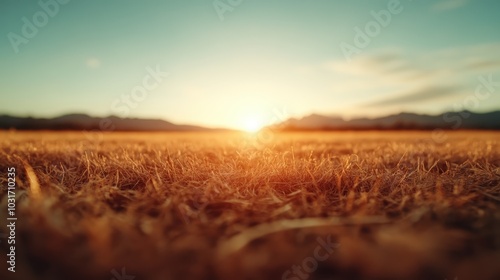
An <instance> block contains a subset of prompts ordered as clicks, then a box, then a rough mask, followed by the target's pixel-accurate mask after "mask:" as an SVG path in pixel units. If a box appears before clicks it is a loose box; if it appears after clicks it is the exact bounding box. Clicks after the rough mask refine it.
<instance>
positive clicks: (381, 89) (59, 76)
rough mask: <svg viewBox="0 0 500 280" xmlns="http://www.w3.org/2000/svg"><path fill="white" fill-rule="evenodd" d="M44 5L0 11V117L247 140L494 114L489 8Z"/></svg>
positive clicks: (498, 101) (497, 101)
mask: <svg viewBox="0 0 500 280" xmlns="http://www.w3.org/2000/svg"><path fill="white" fill-rule="evenodd" d="M49 2H50V3H52V6H47V7H49V8H47V7H42V5H40V4H39V3H38V2H37V1H2V2H1V3H0V15H1V16H0V34H3V35H4V39H3V40H1V41H0V61H1V64H0V65H1V66H0V94H1V96H2V102H1V103H0V114H9V115H16V116H34V117H48V118H51V117H56V116H60V115H63V114H68V113H73V112H83V113H85V114H89V115H92V116H102V117H105V116H109V115H117V116H119V117H121V118H145V119H164V120H168V121H171V122H173V123H182V124H193V125H199V126H207V127H228V128H237V129H241V128H248V129H252V128H259V127H260V126H262V125H266V124H269V123H271V122H281V121H285V120H287V119H288V118H289V117H296V118H301V117H304V116H307V115H310V114H312V113H318V114H321V115H332V114H334V115H340V116H344V117H347V118H353V117H360V116H363V117H365V116H366V117H379V116H386V115H390V114H397V113H401V112H416V113H419V114H436V115H437V114H440V113H443V112H448V111H462V110H471V111H475V112H488V111H494V110H497V109H499V108H500V95H499V94H498V92H499V91H500V87H499V81H500V75H499V74H500V52H499V51H498V50H499V49H500V33H499V32H498V26H500V17H498V10H499V9H500V2H498V1H494V0H484V1H470V0H457V1H453V0H442V1H409V0H407V1H406V0H405V1H389V0H387V1H342V2H341V3H339V2H340V1H327V0H323V1H314V2H310V1H285V0H280V1H245V0H243V1H240V3H241V4H239V5H234V6H231V5H230V4H227V3H228V2H226V1H201V0H196V1H185V0H184V1H181V0H176V1H140V2H139V1H97V0H93V1H68V3H67V4H58V3H59V2H55V1H48V0H46V1H42V3H49ZM61 2H63V1H61ZM235 2H238V1H232V3H235ZM54 3H55V4H54ZM214 3H215V6H214ZM221 3H222V4H221ZM398 3H399V4H398ZM56 8H57V9H56ZM44 14H45V15H47V14H48V16H46V18H47V21H46V22H43V20H44V19H43V15H44ZM36 15H38V16H36ZM41 15H42V16H41ZM40 21H42V22H41V23H44V24H41V23H40ZM167 73H168V74H167ZM478 88H479V90H478ZM143 89H144V91H142V90H143ZM134 93H135V97H134ZM138 96H139V97H140V98H138Z"/></svg>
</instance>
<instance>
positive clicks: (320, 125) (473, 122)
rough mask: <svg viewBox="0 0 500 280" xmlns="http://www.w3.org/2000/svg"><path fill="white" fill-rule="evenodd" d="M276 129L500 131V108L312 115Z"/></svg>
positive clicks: (286, 122)
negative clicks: (437, 112)
mask: <svg viewBox="0 0 500 280" xmlns="http://www.w3.org/2000/svg"><path fill="white" fill-rule="evenodd" d="M273 128H275V129H280V130H367V129H380V130H384V129H385V130H389V129H391V130H398V129H422V130H428V129H435V128H442V129H487V130H500V111H494V112H489V113H473V112H470V111H462V112H448V113H443V114H440V115H434V116H433V115H419V114H413V113H400V114H396V115H390V116H386V117H380V118H372V119H370V118H358V119H352V120H344V119H342V118H341V117H329V116H322V115H317V114H312V115H309V116H306V117H303V118H301V119H295V118H291V119H288V120H286V121H284V122H282V123H280V124H277V125H275V126H274V127H273Z"/></svg>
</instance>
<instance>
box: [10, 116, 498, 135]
mask: <svg viewBox="0 0 500 280" xmlns="http://www.w3.org/2000/svg"><path fill="white" fill-rule="evenodd" d="M271 128H272V129H275V130H283V131H295V130H297V131H306V130H399V129H419V130H429V129H435V128H442V129H487V130H500V111H494V112H489V113H473V112H469V111H463V112H448V113H443V114H440V115H434V116H433V115H420V114H413V113H400V114H396V115H390V116H386V117H380V118H358V119H352V120H344V119H343V118H341V117H335V116H334V117H332V116H323V115H318V114H312V115H309V116H306V117H303V118H300V119H296V118H291V119H288V120H286V121H284V122H282V123H279V124H276V125H273V126H272V127H271ZM0 129H17V130H102V131H217V130H219V131H220V130H229V129H211V128H206V127H201V126H194V125H179V124H173V123H171V122H168V121H164V120H160V119H136V118H119V117H115V116H110V117H107V118H98V117H91V116H88V115H85V114H69V115H63V116H60V117H56V118H51V119H45V118H32V117H13V116H8V115H0Z"/></svg>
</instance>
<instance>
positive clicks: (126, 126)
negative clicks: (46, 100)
mask: <svg viewBox="0 0 500 280" xmlns="http://www.w3.org/2000/svg"><path fill="white" fill-rule="evenodd" d="M0 129H18V130H103V131H204V130H214V129H209V128H205V127H201V126H194V125H178V124H173V123H171V122H167V121H164V120H159V119H136V118H126V119H124V118H119V117H115V116H110V117H107V118H96V117H91V116H88V115H85V114H69V115H64V116H60V117H56V118H51V119H45V118H32V117H25V118H23V117H13V116H7V115H1V116H0Z"/></svg>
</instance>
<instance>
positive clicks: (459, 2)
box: [432, 0, 469, 11]
mask: <svg viewBox="0 0 500 280" xmlns="http://www.w3.org/2000/svg"><path fill="white" fill-rule="evenodd" d="M468 3H469V0H441V1H438V2H437V3H435V4H434V5H432V10H433V11H448V10H454V9H458V8H461V7H463V6H465V5H467V4H468Z"/></svg>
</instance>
